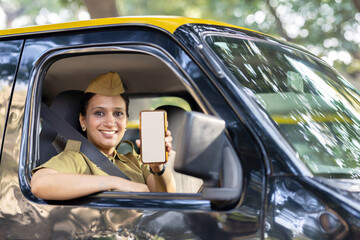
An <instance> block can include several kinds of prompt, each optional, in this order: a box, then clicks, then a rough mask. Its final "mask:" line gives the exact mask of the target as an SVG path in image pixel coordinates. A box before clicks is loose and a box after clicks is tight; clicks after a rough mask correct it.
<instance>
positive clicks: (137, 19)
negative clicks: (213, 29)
mask: <svg viewBox="0 0 360 240" xmlns="http://www.w3.org/2000/svg"><path fill="white" fill-rule="evenodd" d="M187 23H198V24H212V25H220V26H227V27H234V28H240V29H244V28H241V27H239V26H236V25H232V24H227V23H222V22H217V21H211V20H204V19H196V18H187V17H173V16H134V17H117V18H99V19H92V20H85V21H76V22H66V23H58V24H49V25H40V26H30V27H23V28H11V29H4V30H0V37H5V36H14V35H23V34H33V33H43V32H49V31H50V32H52V31H59V30H66V29H81V28H88V27H95V26H111V25H121V24H124V25H126V24H145V25H151V26H155V27H159V28H162V29H164V30H166V31H168V32H170V33H174V31H175V30H176V29H177V28H178V27H180V26H181V25H184V24H187Z"/></svg>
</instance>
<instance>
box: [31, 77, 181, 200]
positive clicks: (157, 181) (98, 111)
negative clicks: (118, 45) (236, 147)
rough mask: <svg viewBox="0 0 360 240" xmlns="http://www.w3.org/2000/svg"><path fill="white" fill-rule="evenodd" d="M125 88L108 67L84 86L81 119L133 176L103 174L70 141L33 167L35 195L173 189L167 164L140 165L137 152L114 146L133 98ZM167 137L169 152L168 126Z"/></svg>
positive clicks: (89, 133) (54, 197)
mask: <svg viewBox="0 0 360 240" xmlns="http://www.w3.org/2000/svg"><path fill="white" fill-rule="evenodd" d="M124 92H125V91H124V88H123V85H122V82H121V80H120V77H119V75H118V74H117V73H114V72H109V73H106V74H102V75H100V76H98V77H96V78H95V79H94V80H93V81H91V83H90V84H89V86H88V88H87V89H86V91H85V94H84V97H83V100H82V102H81V111H80V114H79V121H80V125H81V127H82V130H83V131H86V135H87V139H88V140H89V141H90V142H91V143H92V144H93V145H94V146H95V147H97V148H98V149H99V150H100V151H101V152H102V153H103V154H105V155H106V156H107V157H108V159H109V160H110V161H112V162H113V163H114V164H115V165H116V166H117V167H118V168H120V170H121V171H122V172H123V173H125V175H127V176H128V177H129V178H130V181H129V180H126V179H123V178H120V177H115V176H109V175H107V174H106V173H104V172H103V171H102V170H100V169H99V168H97V167H96V165H95V164H94V163H92V162H91V161H90V160H89V159H88V158H87V157H86V156H85V155H83V154H82V153H81V152H80V151H79V149H80V144H79V142H76V141H71V140H69V141H68V142H67V144H66V147H65V149H64V151H63V152H61V153H60V154H58V155H57V156H55V157H53V158H51V159H50V160H49V161H47V162H46V163H44V164H43V165H41V166H39V167H37V168H35V169H33V171H32V173H33V177H32V179H31V191H32V193H33V194H34V195H35V196H37V197H39V198H43V199H48V200H66V199H72V198H77V197H82V196H86V195H89V194H92V193H96V192H101V191H108V190H115V191H124V192H149V191H150V192H174V191H175V181H174V177H173V175H172V173H171V171H170V170H169V169H167V168H165V165H163V164H155V163H153V164H150V165H147V164H142V163H141V162H140V161H139V156H138V155H137V154H136V153H135V152H134V151H133V152H132V153H131V152H130V153H127V154H126V155H122V154H119V153H118V152H117V151H116V149H115V147H116V146H117V145H118V143H119V142H120V140H121V139H122V138H123V136H124V133H125V131H126V125H127V121H128V103H129V101H128V99H127V97H126V96H124ZM165 139H166V140H165V141H166V151H168V152H170V150H171V142H172V137H171V134H170V132H169V131H168V132H167V133H166V138H165ZM137 144H139V142H137ZM150 170H151V171H150Z"/></svg>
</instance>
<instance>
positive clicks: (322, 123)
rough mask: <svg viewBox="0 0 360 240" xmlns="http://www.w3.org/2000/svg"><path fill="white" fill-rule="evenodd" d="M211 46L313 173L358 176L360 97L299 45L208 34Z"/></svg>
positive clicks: (359, 164) (318, 174) (359, 157)
mask: <svg viewBox="0 0 360 240" xmlns="http://www.w3.org/2000/svg"><path fill="white" fill-rule="evenodd" d="M207 42H208V44H209V46H210V47H211V48H212V50H213V52H214V53H215V54H216V55H217V56H218V57H219V59H220V60H221V61H222V62H223V63H224V64H225V65H226V67H227V68H228V69H229V70H230V71H231V72H232V73H233V75H234V76H235V77H236V79H237V80H238V82H239V83H240V84H241V85H242V86H243V87H244V90H245V92H246V93H248V95H249V96H251V97H252V98H254V100H256V102H257V103H258V104H259V105H260V106H261V107H262V108H263V109H264V110H266V111H267V112H268V114H269V115H270V116H271V118H272V119H273V121H274V122H275V123H276V124H277V125H278V127H279V129H280V131H281V133H282V134H283V136H284V137H285V138H286V139H287V140H288V141H289V143H290V144H291V145H292V146H293V148H294V149H295V150H296V151H297V153H298V154H299V157H300V159H301V160H302V161H303V162H304V163H305V164H306V165H307V166H308V168H309V169H310V170H311V172H312V173H313V174H314V175H316V176H325V177H331V178H334V177H341V178H360V152H359V146H360V141H359V139H360V131H359V130H360V111H359V109H360V105H359V103H360V101H359V100H360V96H359V94H358V93H357V91H356V90H355V89H354V88H353V87H351V86H350V85H349V84H348V83H347V82H346V81H345V80H344V79H343V78H342V77H341V76H339V75H338V74H337V73H336V72H334V71H333V70H332V69H330V68H329V67H328V66H326V65H325V64H324V63H322V62H321V61H319V60H317V59H315V58H314V57H312V56H310V55H308V54H305V53H303V52H301V51H299V50H295V49H291V48H288V47H283V46H282V45H279V44H272V43H268V42H263V41H253V40H245V39H240V38H231V37H225V36H215V35H214V36H210V37H208V38H207Z"/></svg>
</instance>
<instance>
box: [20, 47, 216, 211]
mask: <svg viewBox="0 0 360 240" xmlns="http://www.w3.org/2000/svg"><path fill="white" fill-rule="evenodd" d="M122 52H134V53H142V54H147V55H151V56H153V57H155V58H157V59H159V60H160V61H162V62H163V63H164V64H166V65H167V66H168V67H169V68H170V69H171V70H172V71H173V73H174V74H175V75H176V76H177V78H178V79H179V81H181V82H182V83H183V84H184V85H185V86H186V89H187V92H188V93H189V95H190V96H191V97H192V98H193V100H194V101H195V102H196V103H197V104H198V106H199V108H200V109H202V110H203V111H204V112H206V107H205V104H204V103H203V102H202V101H201V100H200V99H201V98H200V97H199V96H198V95H197V94H196V92H195V90H194V88H193V87H192V86H191V81H190V77H189V76H188V75H187V73H186V72H185V71H184V70H183V69H182V67H181V66H180V64H179V63H178V62H177V61H176V60H175V59H174V58H173V57H172V56H171V55H170V54H168V53H167V52H166V51H165V50H164V49H162V48H161V47H158V46H154V45H146V44H143V43H141V44H136V45H135V44H132V45H127V44H111V45H110V44H107V45H95V46H94V45H90V46H80V47H68V48H61V49H55V50H52V51H49V52H47V53H45V54H44V55H43V56H42V57H41V61H39V63H38V65H37V66H36V68H35V69H34V71H33V74H32V76H31V81H30V87H29V91H28V98H27V99H28V101H26V104H25V109H26V110H25V119H29V120H28V121H26V120H25V122H24V129H25V131H23V134H22V146H24V148H25V149H26V150H25V149H24V148H23V149H22V153H23V154H22V156H24V157H22V158H21V159H20V165H23V166H24V167H20V168H19V176H20V187H21V188H22V190H23V193H24V194H25V196H26V197H27V198H28V199H30V200H32V201H34V202H37V203H42V204H58V202H59V201H45V200H42V199H39V198H36V197H35V196H34V195H33V194H32V193H31V189H30V179H31V169H32V168H33V167H35V166H36V161H37V159H39V151H38V149H39V137H38V136H39V132H40V128H41V126H40V105H41V97H39V96H42V85H43V81H44V78H45V75H46V72H47V71H48V70H49V68H50V66H51V65H52V64H53V63H55V62H56V61H58V60H60V59H63V58H66V57H70V56H76V55H83V54H97V53H110V54H111V53H122ZM21 161H23V162H22V163H21ZM129 199H131V203H130V202H129V201H128V200H129ZM143 200H146V201H143ZM159 200H164V201H160V202H159ZM169 200H171V201H169ZM176 202H178V203H176ZM61 204H65V205H68V204H70V205H73V204H75V205H78V204H81V205H82V206H88V205H101V206H104V205H105V206H109V207H110V206H114V205H116V206H124V205H129V206H130V207H133V208H139V207H150V208H154V204H155V205H156V206H157V207H159V208H174V206H179V204H180V205H181V208H182V209H186V208H188V209H193V208H194V206H196V209H204V210H206V209H207V210H208V209H210V208H211V206H210V201H209V200H204V199H202V198H201V194H200V193H125V192H117V191H112V192H102V193H97V194H93V195H90V196H85V197H83V198H81V199H74V200H68V201H61ZM175 208H176V207H175Z"/></svg>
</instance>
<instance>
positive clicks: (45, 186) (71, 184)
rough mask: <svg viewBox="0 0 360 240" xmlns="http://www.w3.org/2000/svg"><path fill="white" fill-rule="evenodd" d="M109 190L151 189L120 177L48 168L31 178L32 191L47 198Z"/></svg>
mask: <svg viewBox="0 0 360 240" xmlns="http://www.w3.org/2000/svg"><path fill="white" fill-rule="evenodd" d="M108 190H117V191H124V192H147V191H149V189H148V188H147V186H146V185H145V184H141V183H135V182H131V181H128V180H125V179H122V178H119V177H113V176H95V175H80V174H72V173H58V172H57V171H55V170H52V169H46V168H45V169H40V170H38V171H37V172H36V173H35V174H34V176H33V178H32V179H31V191H32V193H33V194H34V195H35V196H37V197H39V198H43V199H47V200H67V199H73V198H78V197H83V196H86V195H89V194H93V193H97V192H102V191H108Z"/></svg>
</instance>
